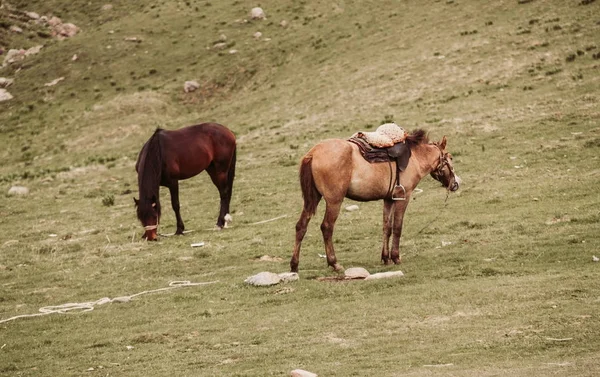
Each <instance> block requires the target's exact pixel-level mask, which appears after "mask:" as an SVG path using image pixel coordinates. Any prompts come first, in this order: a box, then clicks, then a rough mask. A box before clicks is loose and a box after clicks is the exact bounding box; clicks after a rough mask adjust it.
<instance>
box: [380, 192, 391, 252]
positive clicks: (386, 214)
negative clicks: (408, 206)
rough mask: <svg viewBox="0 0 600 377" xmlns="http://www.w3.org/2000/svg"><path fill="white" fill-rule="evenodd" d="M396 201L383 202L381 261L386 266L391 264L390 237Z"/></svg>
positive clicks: (385, 200)
mask: <svg viewBox="0 0 600 377" xmlns="http://www.w3.org/2000/svg"><path fill="white" fill-rule="evenodd" d="M393 207H394V201H393V200H388V199H384V201H383V246H382V247H381V260H382V261H383V263H384V264H390V246H389V245H390V236H391V235H392V208H393Z"/></svg>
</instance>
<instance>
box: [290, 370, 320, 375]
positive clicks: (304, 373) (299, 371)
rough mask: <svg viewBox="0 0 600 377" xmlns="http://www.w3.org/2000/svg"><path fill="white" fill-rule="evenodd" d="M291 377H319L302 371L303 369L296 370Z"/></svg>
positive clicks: (291, 373)
mask: <svg viewBox="0 0 600 377" xmlns="http://www.w3.org/2000/svg"><path fill="white" fill-rule="evenodd" d="M290 376H291V377H317V375H316V374H314V373H312V372H309V371H306V370H302V369H294V370H293V371H291V372H290Z"/></svg>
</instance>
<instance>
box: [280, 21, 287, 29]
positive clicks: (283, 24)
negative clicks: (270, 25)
mask: <svg viewBox="0 0 600 377" xmlns="http://www.w3.org/2000/svg"><path fill="white" fill-rule="evenodd" d="M279 26H281V27H282V28H286V27H288V22H287V21H286V20H282V21H281V22H280V23H279Z"/></svg>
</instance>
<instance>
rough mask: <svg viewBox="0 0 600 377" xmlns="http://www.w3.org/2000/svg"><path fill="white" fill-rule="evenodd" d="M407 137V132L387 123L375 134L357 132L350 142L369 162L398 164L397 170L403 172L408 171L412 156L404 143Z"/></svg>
mask: <svg viewBox="0 0 600 377" xmlns="http://www.w3.org/2000/svg"><path fill="white" fill-rule="evenodd" d="M380 130H381V131H382V132H379V131H380ZM406 136H407V133H406V131H404V129H402V128H401V127H400V126H398V125H397V124H395V123H386V124H383V125H381V126H380V127H379V128H377V130H376V131H375V132H357V133H355V134H354V135H352V136H351V137H350V139H348V141H350V142H352V143H354V144H356V145H357V146H358V149H359V150H360V153H361V154H362V156H363V157H364V159H365V160H367V161H368V162H371V163H373V162H388V161H392V162H396V168H397V169H398V171H399V172H402V171H404V170H405V169H406V166H407V165H408V160H409V159H410V154H411V153H410V148H409V147H408V145H406V144H405V143H404V140H406ZM380 145H381V146H380Z"/></svg>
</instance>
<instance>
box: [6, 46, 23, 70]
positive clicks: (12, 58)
mask: <svg viewBox="0 0 600 377" xmlns="http://www.w3.org/2000/svg"><path fill="white" fill-rule="evenodd" d="M23 59H25V50H15V49H14V48H11V49H10V50H8V52H7V53H6V56H5V57H4V62H3V63H2V66H3V67H5V66H7V65H9V64H11V63H14V62H18V61H21V60H23Z"/></svg>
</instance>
